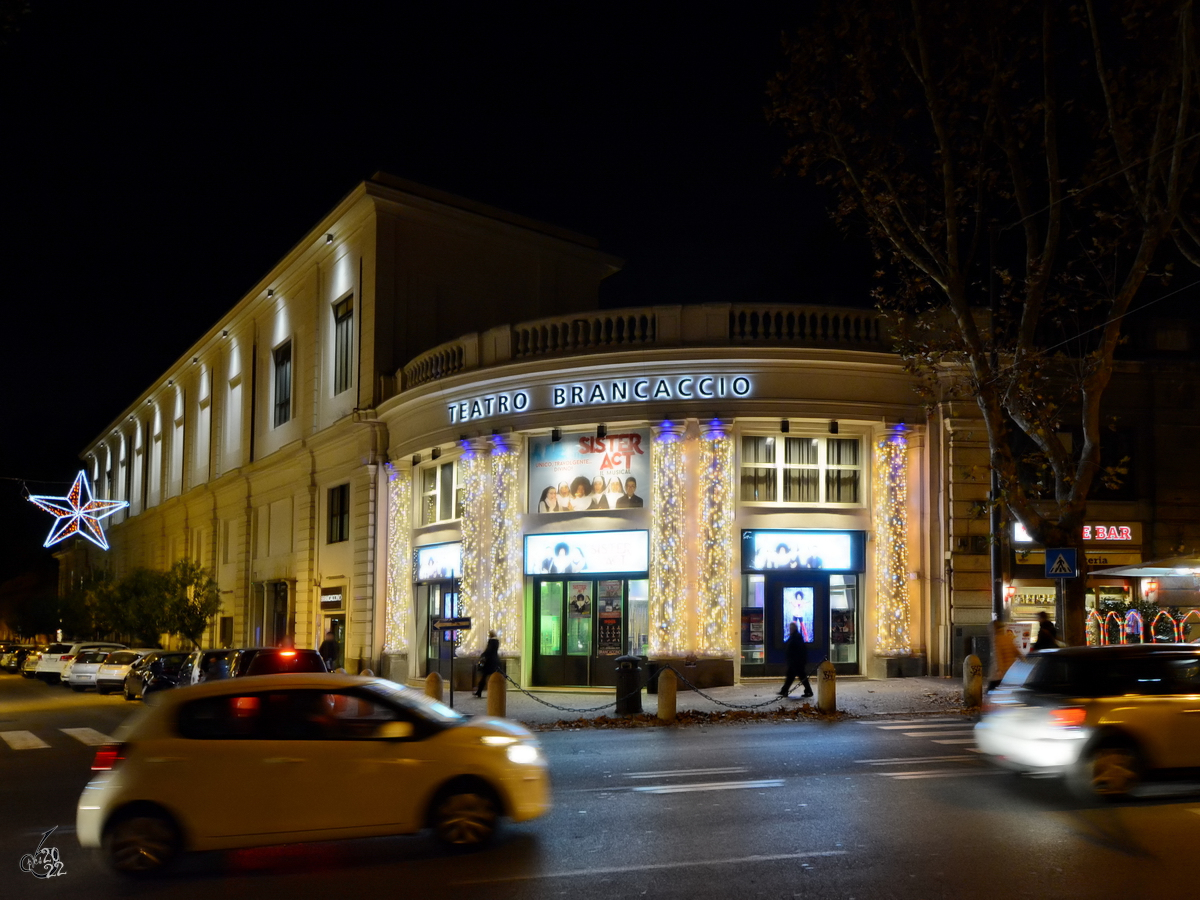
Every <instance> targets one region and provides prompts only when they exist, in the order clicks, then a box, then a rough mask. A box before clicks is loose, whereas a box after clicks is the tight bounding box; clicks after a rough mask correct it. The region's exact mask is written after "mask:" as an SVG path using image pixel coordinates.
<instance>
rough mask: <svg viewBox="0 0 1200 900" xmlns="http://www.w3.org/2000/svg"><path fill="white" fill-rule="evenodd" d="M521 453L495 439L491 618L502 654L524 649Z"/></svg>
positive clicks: (509, 441)
mask: <svg viewBox="0 0 1200 900" xmlns="http://www.w3.org/2000/svg"><path fill="white" fill-rule="evenodd" d="M520 483H521V452H520V448H519V445H518V444H517V443H516V442H515V441H514V440H512V438H510V437H506V436H505V435H497V436H496V437H493V438H492V555H491V560H492V571H491V575H492V617H491V625H490V627H491V628H494V629H495V630H496V636H497V637H498V638H499V639H500V652H501V653H502V654H504V655H506V656H507V655H512V654H515V653H517V652H519V651H520V648H521V612H522V605H523V603H524V594H523V586H524V573H523V571H522V566H521V553H522V546H521V495H520V486H521V484H520Z"/></svg>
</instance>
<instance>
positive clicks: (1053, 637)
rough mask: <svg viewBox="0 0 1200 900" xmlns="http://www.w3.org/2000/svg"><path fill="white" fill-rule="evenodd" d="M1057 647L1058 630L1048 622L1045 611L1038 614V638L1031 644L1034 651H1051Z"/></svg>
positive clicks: (1048, 617)
mask: <svg viewBox="0 0 1200 900" xmlns="http://www.w3.org/2000/svg"><path fill="white" fill-rule="evenodd" d="M1057 646H1058V630H1057V629H1056V628H1055V627H1054V623H1053V622H1051V621H1050V616H1048V615H1047V614H1046V611H1045V610H1042V611H1041V612H1040V613H1038V636H1037V640H1035V641H1034V642H1033V649H1034V650H1053V649H1054V648H1055V647H1057Z"/></svg>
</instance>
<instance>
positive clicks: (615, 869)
mask: <svg viewBox="0 0 1200 900" xmlns="http://www.w3.org/2000/svg"><path fill="white" fill-rule="evenodd" d="M848 854H849V851H848V850H813V851H810V852H808V853H775V854H771V855H770V856H740V857H730V858H728V859H689V860H685V861H683V862H669V863H646V864H645V865H640V866H630V865H624V866H606V867H604V868H596V869H574V870H571V871H568V872H529V873H527V874H523V875H489V876H487V877H486V878H472V879H469V880H467V881H453V882H450V884H455V885H459V884H491V883H493V882H496V881H535V880H541V879H546V878H578V877H585V878H590V877H594V876H596V875H623V874H625V873H627V872H653V871H656V870H662V869H694V868H697V867H699V866H734V865H745V864H747V863H765V862H778V861H780V860H784V859H817V858H821V857H829V856H846V855H848Z"/></svg>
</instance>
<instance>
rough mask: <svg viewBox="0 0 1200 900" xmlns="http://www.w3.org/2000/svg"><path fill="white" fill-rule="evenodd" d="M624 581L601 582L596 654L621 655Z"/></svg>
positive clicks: (598, 600)
mask: <svg viewBox="0 0 1200 900" xmlns="http://www.w3.org/2000/svg"><path fill="white" fill-rule="evenodd" d="M623 584H624V582H623V581H601V582H598V583H597V586H598V588H599V591H598V594H599V596H598V597H597V601H596V602H597V604H598V605H599V609H598V610H597V613H596V616H597V620H598V622H597V632H596V654H597V655H598V656H620V655H621V586H622V585H623Z"/></svg>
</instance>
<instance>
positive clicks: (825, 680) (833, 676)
mask: <svg viewBox="0 0 1200 900" xmlns="http://www.w3.org/2000/svg"><path fill="white" fill-rule="evenodd" d="M817 709H819V710H820V711H821V712H823V713H835V712H837V669H835V668H834V667H833V663H831V662H830V661H829V660H825V662H823V663H821V664H820V665H819V666H817Z"/></svg>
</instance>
